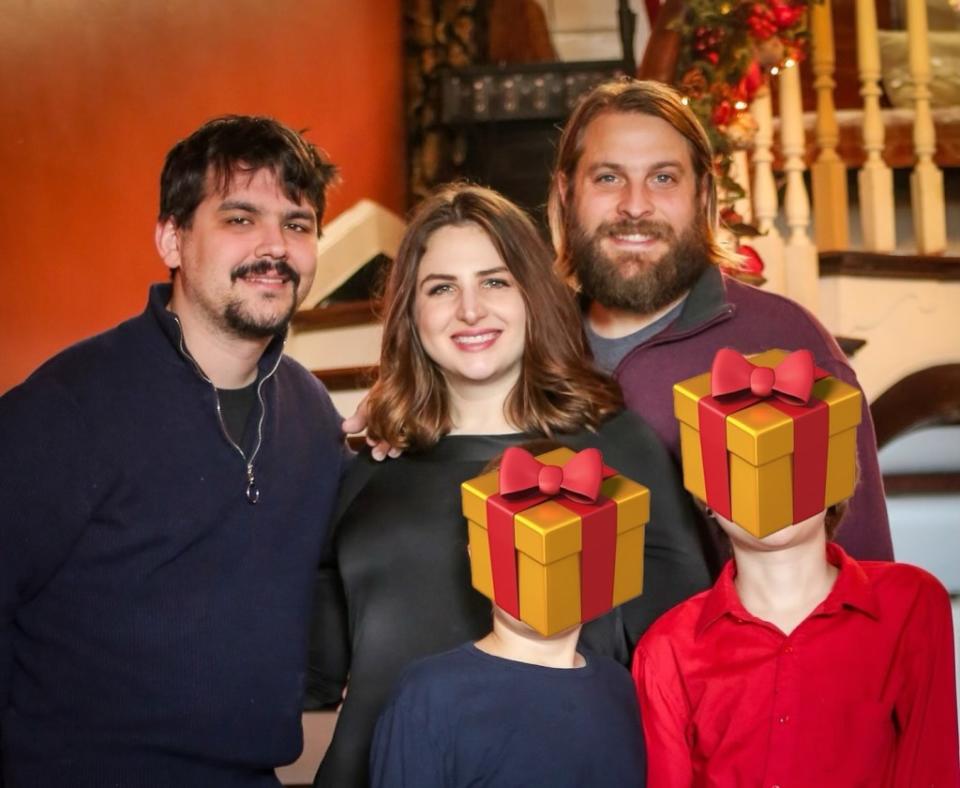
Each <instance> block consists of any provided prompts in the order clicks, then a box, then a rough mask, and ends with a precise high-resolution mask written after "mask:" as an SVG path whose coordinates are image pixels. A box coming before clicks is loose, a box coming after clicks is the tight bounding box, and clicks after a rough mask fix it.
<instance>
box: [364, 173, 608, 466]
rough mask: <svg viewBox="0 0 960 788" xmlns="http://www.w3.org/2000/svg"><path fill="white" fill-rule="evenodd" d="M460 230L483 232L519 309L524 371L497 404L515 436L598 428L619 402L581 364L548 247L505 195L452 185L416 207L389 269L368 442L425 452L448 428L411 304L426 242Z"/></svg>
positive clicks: (580, 342)
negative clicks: (446, 230) (523, 319)
mask: <svg viewBox="0 0 960 788" xmlns="http://www.w3.org/2000/svg"><path fill="white" fill-rule="evenodd" d="M462 225H476V226H477V227H479V228H480V229H481V230H483V231H484V232H485V233H486V234H487V237H489V239H490V241H491V243H493V245H494V247H495V248H496V250H497V252H498V253H499V255H500V257H501V258H502V259H503V261H504V263H505V264H506V266H507V268H508V269H509V270H510V273H511V274H512V275H513V277H514V279H515V280H516V283H517V287H518V289H519V291H520V294H521V296H522V297H523V301H524V305H525V307H526V315H527V325H526V334H525V342H524V349H523V365H522V368H521V372H520V378H519V380H518V381H517V384H516V385H515V386H514V388H513V389H512V390H511V392H510V394H509V395H508V397H507V401H506V403H505V406H504V413H505V415H506V417H507V419H508V420H509V422H510V423H511V424H513V425H514V426H515V427H516V428H517V430H518V431H520V432H528V433H542V434H544V435H553V434H554V433H556V432H572V431H575V430H578V429H581V428H583V427H589V428H596V427H597V426H599V424H600V423H601V422H602V421H603V420H604V419H605V418H607V417H608V416H610V415H612V414H613V413H615V412H616V411H618V410H619V409H620V408H621V407H622V406H623V399H622V396H621V394H620V390H619V388H618V387H617V385H616V383H615V382H614V381H613V380H612V379H611V378H610V377H608V376H606V375H604V374H602V373H601V372H599V371H598V370H596V369H595V368H594V367H593V365H592V364H591V362H590V360H589V354H588V352H587V349H586V342H585V339H584V334H583V325H582V318H581V315H580V312H579V309H578V307H577V305H576V303H575V301H574V298H573V295H572V294H571V293H570V291H569V290H568V288H567V287H566V286H565V285H564V284H563V283H562V282H561V281H560V280H559V279H558V278H557V276H556V275H555V273H554V272H553V268H552V265H553V261H552V255H551V254H550V251H549V249H548V248H547V245H546V244H545V243H544V241H543V240H542V239H541V238H540V235H539V234H538V232H537V230H536V228H535V227H534V225H533V222H531V220H530V219H529V218H528V217H527V216H526V214H524V213H523V211H522V210H520V208H518V207H517V206H515V205H514V204H513V203H511V202H510V201H509V200H507V199H506V198H505V197H503V196H501V195H500V194H498V193H497V192H495V191H492V190H490V189H485V188H482V187H479V186H472V185H468V184H462V183H461V184H451V185H448V186H445V187H441V188H440V189H439V190H438V191H436V192H434V194H433V195H431V196H430V197H428V198H427V199H426V200H424V202H423V203H421V204H420V206H419V208H418V209H417V210H416V212H415V213H414V215H413V217H412V219H411V221H410V224H409V226H408V228H407V232H406V235H405V236H404V238H403V241H402V242H401V244H400V249H399V251H398V252H397V257H396V260H394V262H393V264H392V266H391V268H390V271H389V274H388V277H387V283H386V288H385V292H384V308H385V310H386V311H385V315H384V322H383V342H382V345H381V350H380V368H379V373H378V377H377V381H376V383H374V385H373V387H372V388H371V390H370V395H369V397H368V399H367V407H368V413H369V418H368V432H369V434H370V436H371V437H373V438H375V439H377V440H385V441H386V442H387V443H389V444H390V445H391V446H394V447H396V448H400V449H409V448H414V449H416V448H425V447H428V446H432V445H433V444H434V443H436V442H437V441H438V440H439V439H440V438H441V437H442V436H443V435H445V434H446V433H447V432H449V431H450V429H451V427H452V426H453V424H452V422H451V418H450V407H449V401H448V396H447V386H446V382H445V381H444V378H443V375H442V373H441V370H440V369H439V368H438V367H437V365H436V364H435V363H434V362H433V360H432V359H431V358H430V357H429V356H428V355H427V354H426V352H425V351H424V349H423V346H422V344H421V343H420V339H419V337H418V335H417V330H416V327H415V325H414V318H413V305H414V298H415V296H416V290H417V287H416V284H417V272H418V270H419V268H420V260H421V258H422V257H423V255H424V252H425V251H426V248H427V244H428V243H429V241H430V237H431V236H432V235H433V233H435V232H436V231H437V230H439V229H440V228H442V227H449V226H462Z"/></svg>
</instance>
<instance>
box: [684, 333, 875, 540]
mask: <svg viewBox="0 0 960 788" xmlns="http://www.w3.org/2000/svg"><path fill="white" fill-rule="evenodd" d="M861 396H862V395H861V393H860V391H859V390H858V389H856V388H855V387H853V386H850V385H848V384H846V383H844V382H843V381H840V380H837V379H836V378H834V377H830V376H829V375H828V374H827V373H826V372H824V371H823V370H822V369H819V368H817V367H816V366H815V365H814V363H813V356H812V354H811V353H810V351H809V350H797V351H795V352H793V353H787V352H786V351H784V350H768V351H766V352H764V353H759V354H757V355H754V356H750V357H749V358H746V357H744V356H742V355H740V354H739V353H737V352H736V351H734V350H730V349H729V348H724V349H722V350H720V351H718V353H717V355H716V357H715V358H714V361H713V366H712V368H711V370H710V372H706V373H704V374H702V375H697V376H696V377H693V378H689V379H688V380H684V381H682V382H680V383H677V384H676V385H675V386H674V387H673V405H674V414H675V415H676V417H677V419H678V420H679V422H680V454H681V457H682V460H683V485H684V487H686V488H687V490H689V491H690V492H691V493H693V494H694V495H695V496H696V497H697V498H699V499H700V500H701V501H704V502H705V503H706V504H707V506H709V507H710V508H712V509H713V510H714V511H715V512H717V513H719V514H721V515H723V516H724V517H726V518H727V519H728V520H732V521H733V522H735V523H736V524H737V525H739V526H741V527H742V528H745V529H746V530H747V531H749V532H750V533H752V534H753V535H754V536H757V537H764V536H767V535H769V534H771V533H773V532H774V531H778V530H779V529H781V528H784V527H785V526H787V525H790V524H792V523H797V522H800V521H801V520H805V519H807V518H808V517H812V516H813V515H815V514H817V513H818V512H821V511H823V510H824V509H826V508H827V507H828V506H830V505H832V504H834V503H838V502H840V501H842V500H844V499H846V498H849V497H850V495H851V494H852V493H853V488H854V485H855V483H856V475H857V471H856V467H857V466H856V456H857V425H858V424H859V423H860V415H861Z"/></svg>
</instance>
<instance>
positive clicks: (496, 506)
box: [487, 446, 617, 621]
mask: <svg viewBox="0 0 960 788" xmlns="http://www.w3.org/2000/svg"><path fill="white" fill-rule="evenodd" d="M613 475H614V471H612V470H611V469H610V468H607V467H606V466H605V465H604V464H603V456H602V454H601V453H600V450H599V449H594V448H590V449H584V450H583V451H581V452H578V453H577V454H575V455H574V456H573V457H571V458H570V459H569V460H568V461H567V463H566V464H565V465H563V466H554V465H544V464H543V463H541V462H540V461H539V460H537V459H536V458H535V457H534V456H533V455H532V454H530V452H528V451H526V450H525V449H521V448H520V447H517V446H511V447H510V448H508V449H507V450H506V451H505V452H504V454H503V460H502V461H501V464H500V492H499V493H498V494H496V495H491V496H490V497H489V498H487V538H488V540H489V543H490V565H491V570H492V574H493V591H494V599H495V601H496V603H497V605H499V606H500V607H501V608H503V609H504V610H506V611H507V612H508V613H509V614H510V615H512V616H513V617H514V618H520V589H519V585H518V580H517V555H516V543H515V539H514V515H516V514H517V513H519V512H522V511H524V510H526V509H529V508H531V507H533V506H536V505H537V504H539V503H543V502H544V501H546V500H548V499H550V498H555V497H557V496H558V495H560V494H561V493H562V494H563V495H564V496H565V498H566V500H564V502H563V506H564V507H565V508H567V509H569V510H570V511H572V512H574V513H575V514H578V515H579V516H580V518H581V524H582V530H581V538H582V546H581V553H580V572H581V573H580V579H581V582H580V617H581V620H582V621H588V620H590V619H591V618H595V617H596V616H599V615H600V614H602V613H604V612H606V611H607V610H609V609H610V607H611V606H612V603H613V577H614V568H615V562H616V544H617V504H616V502H615V501H612V500H610V499H608V498H601V497H600V484H601V482H602V481H603V479H604V478H606V477H608V476H613Z"/></svg>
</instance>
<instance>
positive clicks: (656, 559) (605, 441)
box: [307, 411, 710, 788]
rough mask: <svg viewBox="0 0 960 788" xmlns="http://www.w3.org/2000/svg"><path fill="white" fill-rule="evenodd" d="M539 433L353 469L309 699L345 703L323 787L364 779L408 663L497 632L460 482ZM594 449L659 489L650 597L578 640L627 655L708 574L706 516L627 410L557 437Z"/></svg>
mask: <svg viewBox="0 0 960 788" xmlns="http://www.w3.org/2000/svg"><path fill="white" fill-rule="evenodd" d="M528 440H531V436H530V435H523V434H513V435H491V436H481V435H449V436H447V437H445V438H443V439H441V440H440V442H439V443H437V444H436V445H435V446H434V447H432V448H431V449H429V450H427V451H424V452H418V453H413V452H409V453H406V454H404V455H403V456H402V457H400V458H399V459H394V460H386V461H384V462H382V463H377V462H375V461H374V460H372V459H371V458H370V457H369V454H364V455H361V456H360V457H358V458H357V461H356V462H355V463H354V467H353V468H352V470H351V471H350V472H349V473H348V475H347V477H346V478H345V479H344V482H343V486H342V490H341V497H340V505H339V508H338V512H339V516H338V518H337V520H336V525H335V530H334V535H333V544H332V557H331V561H330V564H331V566H330V567H325V568H323V569H321V572H320V582H319V584H318V589H317V605H316V614H315V619H314V627H313V633H312V635H311V658H310V670H309V675H308V680H307V699H308V707H310V708H321V707H323V706H325V705H331V704H333V703H335V702H336V701H337V700H338V699H339V697H340V694H341V692H342V689H343V687H344V685H345V684H346V682H347V677H348V675H349V688H348V691H347V695H346V699H345V700H344V702H343V706H342V708H341V710H340V714H339V718H338V720H337V725H336V730H335V731H334V736H333V741H332V742H331V745H330V748H329V749H328V751H327V753H326V756H325V757H324V759H323V762H322V763H321V764H320V770H319V771H318V772H317V778H316V781H315V783H314V785H318V786H329V787H330V788H351V787H352V786H358V787H359V786H365V785H366V784H367V780H368V777H367V775H368V764H367V761H368V758H369V751H370V742H371V739H372V737H373V729H374V726H375V724H376V721H377V717H378V716H379V714H380V711H381V709H382V708H383V706H384V705H385V703H386V701H387V700H388V698H389V695H390V692H391V690H392V688H393V686H394V684H395V682H396V681H397V679H398V678H399V676H400V673H401V672H402V671H403V669H404V668H405V667H406V666H407V665H409V664H410V663H411V662H413V661H414V660H416V659H419V658H420V657H423V656H426V655H428V654H436V653H439V652H442V651H447V650H448V649H451V648H453V647H455V646H457V645H459V644H461V643H464V642H466V641H469V640H477V639H479V638H481V637H483V636H484V635H485V634H487V633H488V632H489V631H490V628H491V623H490V622H491V603H490V601H489V600H488V599H486V598H485V597H483V596H481V595H480V594H479V593H478V592H476V591H474V590H473V588H472V587H471V585H470V565H469V561H468V557H467V528H466V522H465V520H464V518H463V514H462V513H461V510H460V506H461V502H460V484H461V482H463V481H466V480H467V479H470V478H472V477H474V476H477V475H479V474H480V473H481V471H482V469H483V467H484V465H486V463H487V462H488V461H489V460H490V459H492V458H493V457H495V456H497V455H498V454H500V453H501V452H503V450H504V449H505V448H507V447H508V446H511V445H515V444H518V443H523V442H524V441H528ZM557 440H558V442H559V443H562V444H564V445H567V446H569V447H570V448H572V449H575V450H578V451H579V450H580V449H585V448H587V447H591V446H595V447H597V448H599V449H600V450H601V451H602V452H603V459H604V463H605V464H606V465H609V466H610V467H612V468H614V469H615V470H617V471H618V472H619V473H621V474H623V475H624V476H627V477H628V478H631V479H634V480H635V481H638V482H640V483H641V484H643V485H646V486H647V487H649V488H650V491H651V517H650V522H649V523H648V524H647V530H646V539H645V548H644V561H645V565H644V581H643V585H644V590H643V595H642V596H640V597H638V598H636V599H635V600H632V601H630V602H627V603H625V604H624V605H621V606H620V607H619V608H616V609H615V610H613V611H611V612H610V613H607V614H606V615H605V616H603V617H602V618H600V619H597V620H596V621H593V622H590V623H589V624H587V625H586V626H584V628H583V632H582V634H581V642H582V643H583V644H584V645H586V646H587V647H588V648H590V649H591V650H592V651H594V652H597V653H600V654H606V655H608V656H611V657H613V658H614V659H616V660H618V661H619V662H621V663H622V664H624V665H627V664H628V663H629V660H630V657H631V654H632V652H633V647H634V645H635V644H636V642H637V640H638V639H639V637H640V635H642V634H643V632H644V631H645V630H646V628H647V627H648V626H649V625H650V624H651V623H652V622H653V621H654V619H655V618H657V616H659V615H660V614H661V613H663V612H665V611H666V610H668V609H669V608H671V607H673V605H675V604H677V603H678V602H680V601H682V600H684V599H686V598H687V597H689V596H691V595H692V594H694V593H696V592H698V591H701V590H703V589H704V588H706V587H707V586H708V585H709V583H710V577H709V574H708V571H707V565H706V562H705V560H704V557H703V551H702V549H701V545H700V538H699V536H698V528H699V526H698V523H699V521H700V517H699V515H698V513H697V511H696V509H695V508H694V506H693V503H692V500H691V499H690V497H689V496H688V495H687V494H686V493H685V492H684V490H683V488H682V487H681V484H680V479H679V477H678V475H677V471H676V468H675V466H674V465H673V463H672V461H671V459H670V457H669V455H668V454H667V451H666V449H664V448H663V446H662V445H661V444H660V441H659V440H658V439H657V437H656V436H655V435H654V433H653V431H652V430H651V429H650V428H649V427H648V426H647V425H646V424H645V423H644V422H643V421H642V420H641V419H640V418H639V417H638V416H637V415H635V414H633V413H631V412H629V411H624V412H622V413H620V414H618V415H617V416H615V417H613V418H612V419H610V420H608V421H607V422H606V423H604V424H603V425H602V426H601V428H600V429H599V430H598V432H596V433H592V432H589V431H586V430H584V431H581V432H578V433H575V434H569V435H560V436H557Z"/></svg>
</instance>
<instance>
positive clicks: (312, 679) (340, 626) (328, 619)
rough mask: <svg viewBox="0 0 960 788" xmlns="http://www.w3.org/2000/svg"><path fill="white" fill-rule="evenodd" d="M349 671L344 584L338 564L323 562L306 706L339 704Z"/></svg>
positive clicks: (312, 708)
mask: <svg viewBox="0 0 960 788" xmlns="http://www.w3.org/2000/svg"><path fill="white" fill-rule="evenodd" d="M349 673H350V631H349V627H348V624H347V601H346V598H345V597H344V593H343V584H342V583H341V582H340V574H339V572H338V571H337V568H336V566H334V565H331V566H321V567H320V568H319V569H318V570H317V576H316V584H315V586H314V599H313V617H312V619H311V621H310V642H309V651H308V660H307V676H306V686H305V688H304V696H303V708H304V710H305V711H320V710H323V709H334V708H336V707H337V706H339V705H340V701H341V699H342V697H343V690H344V688H345V687H346V685H347V677H348V675H349Z"/></svg>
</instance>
